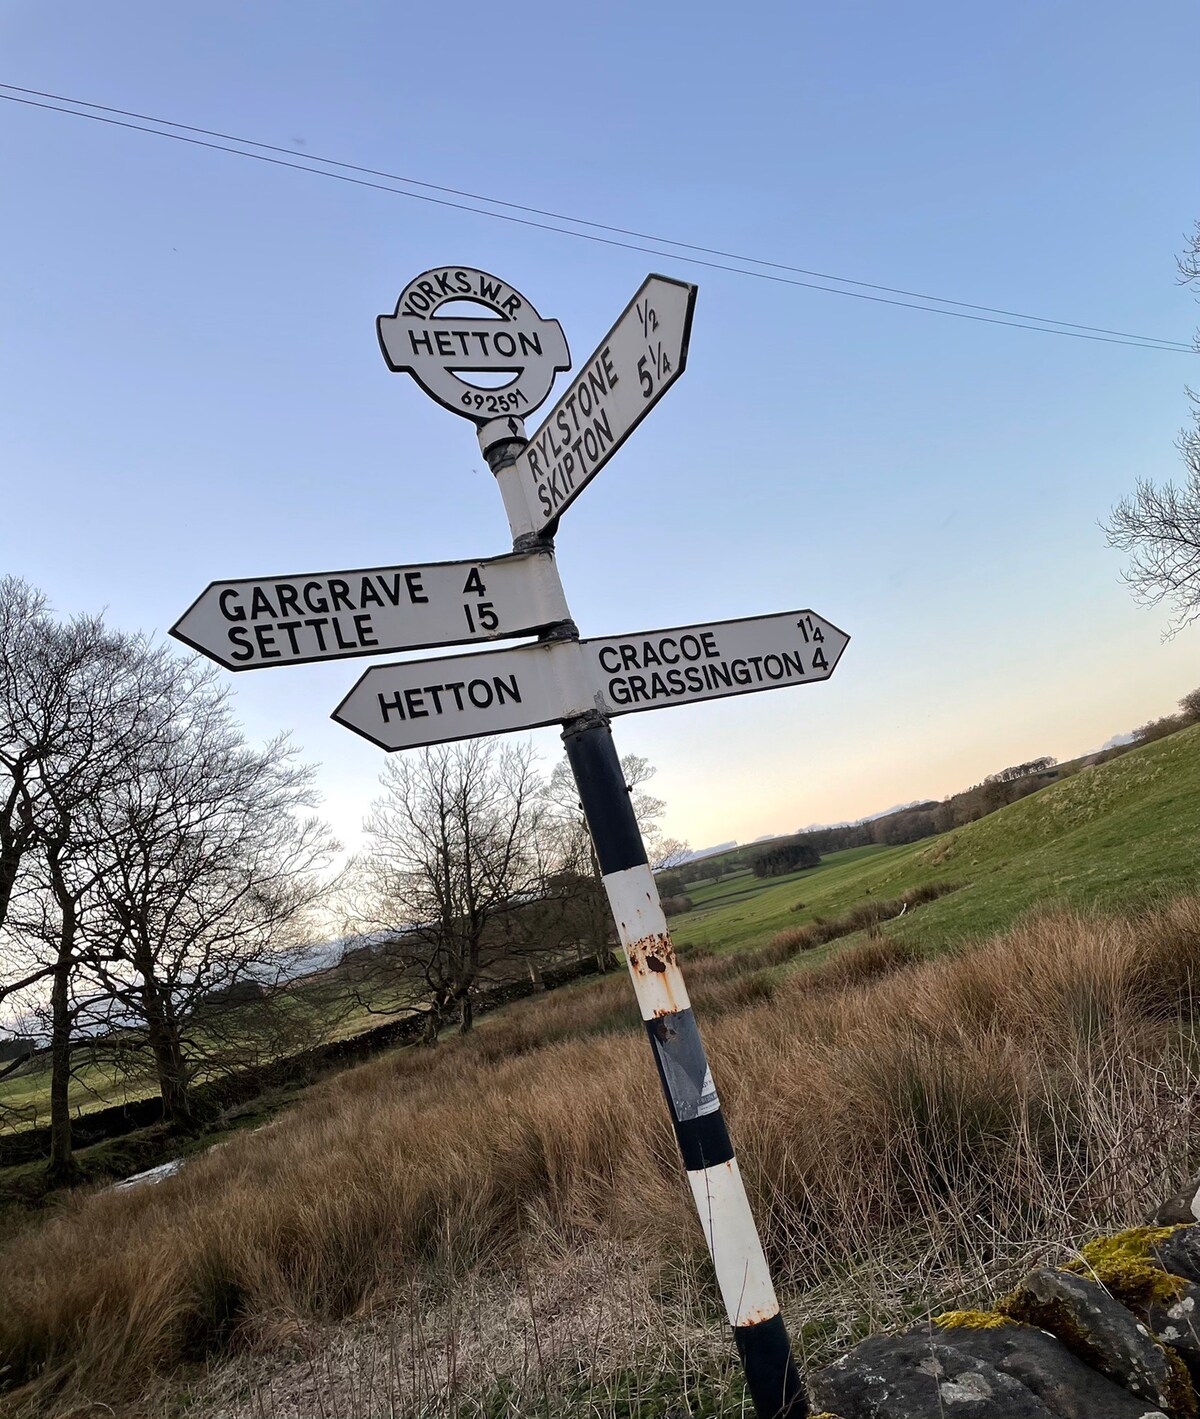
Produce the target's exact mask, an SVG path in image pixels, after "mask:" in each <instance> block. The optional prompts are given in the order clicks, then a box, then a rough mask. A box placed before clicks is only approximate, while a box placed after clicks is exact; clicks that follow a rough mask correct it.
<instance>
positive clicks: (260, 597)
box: [250, 586, 276, 621]
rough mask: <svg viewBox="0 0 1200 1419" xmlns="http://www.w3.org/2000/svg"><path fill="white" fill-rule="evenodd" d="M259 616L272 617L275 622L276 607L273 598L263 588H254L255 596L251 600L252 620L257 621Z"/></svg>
mask: <svg viewBox="0 0 1200 1419" xmlns="http://www.w3.org/2000/svg"><path fill="white" fill-rule="evenodd" d="M259 616H270V618H271V620H272V621H273V620H274V619H275V616H276V611H275V607H274V606H273V605H272V604H271V598H270V597H269V596H268V595H267V593H266V592H265V591H264V590H263V589H262V587H261V586H256V587H255V588H254V594H253V596H251V598H250V619H251V620H252V621H254V620H257V619H258V617H259Z"/></svg>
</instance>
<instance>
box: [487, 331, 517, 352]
mask: <svg viewBox="0 0 1200 1419" xmlns="http://www.w3.org/2000/svg"><path fill="white" fill-rule="evenodd" d="M502 340H503V341H504V344H503V345H502V344H501V343H500V342H501V341H502ZM492 344H493V345H494V346H495V347H496V353H497V354H498V355H503V356H504V357H505V358H506V359H511V358H512V357H513V355H515V354H516V353H517V342H516V341H515V340H514V339H513V338H512V336H511V335H510V334H509V333H508V331H507V330H497V331H496V333H495V334H494V335H493V336H492ZM505 346H507V348H505Z"/></svg>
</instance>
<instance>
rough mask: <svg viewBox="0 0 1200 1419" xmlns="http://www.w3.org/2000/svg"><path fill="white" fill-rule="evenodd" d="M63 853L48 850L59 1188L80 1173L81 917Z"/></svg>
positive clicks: (54, 1150)
mask: <svg viewBox="0 0 1200 1419" xmlns="http://www.w3.org/2000/svg"><path fill="white" fill-rule="evenodd" d="M60 849H61V844H58V843H52V844H50V845H49V847H48V850H47V863H48V866H49V868H50V883H51V890H52V891H53V893H54V899H55V901H56V902H57V903H58V908H59V911H60V912H61V913H62V915H61V919H60V921H59V927H58V954H57V956H56V958H55V962H54V970H53V972H52V977H51V979H52V982H53V983H52V986H51V991H50V1162H49V1164H48V1165H47V1168H46V1175H47V1178H48V1180H49V1181H50V1182H51V1183H52V1184H54V1186H56V1187H57V1186H61V1185H62V1184H63V1183H67V1182H70V1181H71V1180H72V1179H73V1178H74V1176H75V1174H76V1171H77V1170H76V1166H75V1160H74V1156H73V1153H72V1146H71V1097H70V1095H71V1024H72V1021H71V994H70V988H71V971H72V969H73V968H74V965H75V934H76V931H77V929H78V925H79V915H78V911H77V908H76V903H75V899H74V898H73V897H72V896H71V893H70V892H69V891H68V890H67V884H66V881H65V879H64V877H63V874H62V864H61V861H60V859H59V851H60Z"/></svg>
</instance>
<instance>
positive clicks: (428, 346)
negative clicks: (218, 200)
mask: <svg viewBox="0 0 1200 1419" xmlns="http://www.w3.org/2000/svg"><path fill="white" fill-rule="evenodd" d="M422 308H423V309H424V310H428V309H429V306H428V304H423V306H422ZM408 343H409V344H410V345H411V346H412V352H413V354H414V355H419V354H420V353H421V347H422V345H423V346H424V347H425V354H427V355H432V354H433V340H432V339H431V338H430V335H429V331H428V330H414V329H413V328H412V326H411V325H410V326H409V327H408Z"/></svg>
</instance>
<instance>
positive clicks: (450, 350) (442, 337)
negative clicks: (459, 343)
mask: <svg viewBox="0 0 1200 1419" xmlns="http://www.w3.org/2000/svg"><path fill="white" fill-rule="evenodd" d="M434 338H435V339H436V340H437V352H438V354H439V355H447V356H449V355H453V354H454V346H453V345H452V344H451V343H450V332H449V331H447V330H439V331H438V332H437V335H436V336H435V337H434Z"/></svg>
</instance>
